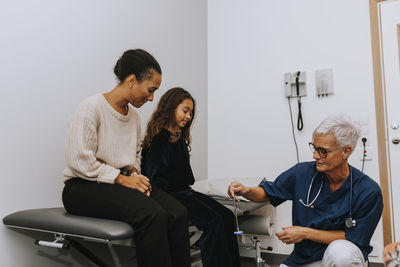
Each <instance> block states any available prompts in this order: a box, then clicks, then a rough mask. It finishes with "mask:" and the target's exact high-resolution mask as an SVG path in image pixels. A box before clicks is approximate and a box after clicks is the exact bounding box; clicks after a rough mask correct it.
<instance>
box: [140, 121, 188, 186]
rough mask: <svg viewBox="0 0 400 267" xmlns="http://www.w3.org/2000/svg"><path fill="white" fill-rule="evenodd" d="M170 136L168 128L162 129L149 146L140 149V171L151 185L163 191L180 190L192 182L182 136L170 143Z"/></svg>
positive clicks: (186, 150)
mask: <svg viewBox="0 0 400 267" xmlns="http://www.w3.org/2000/svg"><path fill="white" fill-rule="evenodd" d="M170 136H171V133H170V132H169V131H168V130H166V129H162V130H161V132H160V133H159V134H157V135H156V136H154V138H153V140H152V141H151V143H150V147H148V148H144V149H143V150H142V173H143V175H145V176H147V177H148V178H149V179H150V182H151V184H152V185H155V186H157V187H159V188H161V189H163V190H165V191H182V190H185V189H188V188H190V186H189V185H192V184H193V183H194V177H193V172H192V168H191V167H190V158H189V151H188V148H187V145H186V143H185V141H184V140H183V139H182V138H180V139H179V140H178V141H177V142H175V143H171V142H170V141H169V138H170Z"/></svg>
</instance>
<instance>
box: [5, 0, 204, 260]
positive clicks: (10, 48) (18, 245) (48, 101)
mask: <svg viewBox="0 0 400 267" xmlns="http://www.w3.org/2000/svg"><path fill="white" fill-rule="evenodd" d="M206 12H207V3H206V1H197V0H189V1H188V0H169V1H164V0H146V1H128V0H118V1H101V2H99V1H94V0H91V1H79V0H72V1H51V0H42V1H29V0H18V1H7V2H4V3H2V4H1V8H0V33H1V42H0V58H1V60H0V122H1V131H0V147H1V149H0V162H1V170H2V171H1V179H0V203H1V204H0V217H1V218H2V217H4V216H5V215H7V214H9V213H11V212H14V211H17V210H20V209H29V208H41V207H54V206H60V205H62V204H61V191H62V185H63V183H62V175H61V172H62V170H63V168H64V165H65V163H64V139H65V133H66V126H67V121H68V119H69V117H70V116H71V115H72V113H73V111H74V110H75V108H76V106H77V104H78V103H79V102H80V101H81V100H83V98H85V97H86V96H89V95H92V94H96V93H102V92H106V91H109V90H111V89H112V88H113V87H114V86H115V85H116V79H115V78H114V76H113V67H114V64H115V62H116V61H117V59H118V57H119V56H120V55H121V54H122V53H123V51H125V50H127V49H130V48H143V49H145V50H147V51H149V52H150V53H152V54H153V55H154V56H155V58H156V59H157V60H158V61H159V63H160V65H161V67H162V70H163V82H162V84H161V88H160V90H159V91H157V93H156V96H155V101H154V103H151V104H146V105H145V106H144V107H143V108H141V109H140V110H139V113H140V114H141V116H142V120H143V127H144V126H145V122H146V121H147V119H148V118H149V116H150V113H151V112H152V110H153V109H154V107H155V104H156V103H157V102H158V99H159V97H160V96H161V94H162V93H163V92H165V91H166V90H167V89H168V88H170V87H173V86H182V87H184V88H187V89H188V90H189V91H191V92H192V93H193V95H194V97H195V98H196V99H197V102H198V111H197V115H198V116H197V118H196V121H195V124H194V131H193V145H192V148H193V156H192V166H193V169H194V172H195V174H196V176H197V177H198V178H199V179H200V178H202V179H205V178H207V146H205V145H204V144H206V143H207V121H206V120H207V71H206V70H207V43H206V42H207V22H206V19H207V17H206ZM38 250H39V248H38V247H36V246H34V245H33V240H31V239H29V238H27V237H25V236H23V235H21V234H19V233H16V232H14V231H11V230H8V229H6V228H5V227H4V226H3V227H1V229H0V262H1V266H18V267H19V266H65V265H62V264H61V263H56V262H53V261H50V260H49V259H47V258H46V257H40V256H39V254H40V253H39V252H38ZM40 250H42V251H45V252H46V253H48V254H50V255H57V251H56V250H54V249H44V248H43V249H40ZM60 258H61V259H68V258H67V256H65V255H64V256H60ZM74 266H76V265H74Z"/></svg>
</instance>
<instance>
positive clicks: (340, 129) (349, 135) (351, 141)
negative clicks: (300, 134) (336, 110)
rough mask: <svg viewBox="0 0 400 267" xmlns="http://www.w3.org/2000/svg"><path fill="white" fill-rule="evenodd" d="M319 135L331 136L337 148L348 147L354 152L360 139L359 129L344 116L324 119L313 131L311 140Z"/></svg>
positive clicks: (357, 125)
mask: <svg viewBox="0 0 400 267" xmlns="http://www.w3.org/2000/svg"><path fill="white" fill-rule="evenodd" d="M320 134H332V135H333V136H335V138H336V144H337V145H338V147H339V148H344V147H346V146H350V147H351V148H352V150H353V151H354V149H355V147H356V145H357V141H358V138H359V137H360V127H359V124H358V123H357V122H355V121H353V120H352V119H351V118H350V116H348V115H346V114H340V115H332V116H329V117H327V118H326V119H324V120H323V121H322V122H321V123H320V124H319V125H318V127H317V128H316V129H315V130H314V132H313V139H314V137H315V136H316V135H320Z"/></svg>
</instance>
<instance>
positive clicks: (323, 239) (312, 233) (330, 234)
mask: <svg viewBox="0 0 400 267" xmlns="http://www.w3.org/2000/svg"><path fill="white" fill-rule="evenodd" d="M306 239H309V240H312V241H314V242H318V243H322V244H330V243H331V242H332V241H335V240H337V239H346V235H345V233H344V231H343V230H329V231H328V230H317V229H312V228H308V231H306Z"/></svg>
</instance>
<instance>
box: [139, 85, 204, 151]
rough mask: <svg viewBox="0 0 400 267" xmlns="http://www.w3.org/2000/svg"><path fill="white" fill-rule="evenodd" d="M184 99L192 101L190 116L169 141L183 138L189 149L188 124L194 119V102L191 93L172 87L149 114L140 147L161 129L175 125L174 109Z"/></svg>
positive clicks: (147, 145)
mask: <svg viewBox="0 0 400 267" xmlns="http://www.w3.org/2000/svg"><path fill="white" fill-rule="evenodd" d="M185 99H190V100H192V102H193V111H192V118H191V120H190V121H188V123H187V124H186V125H185V127H183V128H182V129H181V131H180V132H178V133H177V134H176V135H172V136H171V138H170V142H172V143H174V142H176V141H178V140H179V138H180V137H182V138H183V140H185V142H186V144H187V146H188V147H189V150H190V141H191V137H190V126H191V125H192V121H193V119H194V115H195V110H196V108H195V107H196V102H195V101H194V99H193V97H192V96H191V94H190V93H189V92H188V91H186V90H185V89H183V88H180V87H174V88H171V89H169V90H168V91H167V92H165V94H164V95H163V96H162V97H161V99H160V102H158V105H157V108H156V110H155V111H154V112H153V114H152V115H151V118H150V120H149V122H148V123H147V129H146V134H145V136H144V139H143V142H142V148H148V147H149V146H150V143H151V141H152V140H153V138H154V136H156V135H157V134H159V133H160V132H161V130H162V129H168V128H169V127H171V126H172V127H174V126H175V125H176V119H175V110H176V108H177V107H178V106H179V104H181V103H182V102H183V101H184V100H185Z"/></svg>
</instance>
